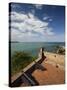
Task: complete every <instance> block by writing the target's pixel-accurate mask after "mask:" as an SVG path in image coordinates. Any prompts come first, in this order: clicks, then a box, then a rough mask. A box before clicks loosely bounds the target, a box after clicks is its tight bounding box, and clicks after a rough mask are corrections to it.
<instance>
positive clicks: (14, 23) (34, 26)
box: [11, 12, 54, 41]
mask: <svg viewBox="0 0 67 90" xmlns="http://www.w3.org/2000/svg"><path fill="white" fill-rule="evenodd" d="M48 27H49V22H46V21H45V22H43V21H41V20H40V19H38V18H37V17H35V16H34V15H33V14H31V13H28V14H21V13H17V12H11V39H12V40H15V39H16V40H21V38H24V40H23V41H25V39H27V40H29V39H30V38H32V39H33V38H35V37H38V38H39V37H40V39H41V38H42V37H45V34H47V35H50V36H51V35H53V34H54V32H53V31H52V29H51V28H48ZM45 31H46V32H45ZM28 38H29V39H28Z"/></svg>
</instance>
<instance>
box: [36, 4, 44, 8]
mask: <svg viewBox="0 0 67 90" xmlns="http://www.w3.org/2000/svg"><path fill="white" fill-rule="evenodd" d="M42 6H43V5H42V4H36V5H35V7H36V8H37V9H42Z"/></svg>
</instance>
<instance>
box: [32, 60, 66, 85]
mask: <svg viewBox="0 0 67 90" xmlns="http://www.w3.org/2000/svg"><path fill="white" fill-rule="evenodd" d="M42 65H43V66H44V67H45V68H46V70H45V71H42V70H38V69H37V70H35V71H34V72H33V73H32V76H33V77H35V79H36V80H37V81H38V83H39V84H40V85H51V84H64V82H65V71H64V70H63V69H60V68H59V67H56V66H55V65H52V64H49V63H45V61H44V62H43V63H42Z"/></svg>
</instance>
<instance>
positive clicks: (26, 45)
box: [11, 42, 65, 56]
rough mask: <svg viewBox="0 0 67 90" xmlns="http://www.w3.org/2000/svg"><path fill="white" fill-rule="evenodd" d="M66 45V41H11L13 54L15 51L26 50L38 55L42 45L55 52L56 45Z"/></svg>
mask: <svg viewBox="0 0 67 90" xmlns="http://www.w3.org/2000/svg"><path fill="white" fill-rule="evenodd" d="M57 45H59V46H65V43H64V42H19V43H11V56H12V55H13V54H14V52H15V51H24V52H28V53H31V54H32V55H34V56H37V55H38V52H39V50H40V48H41V47H44V50H45V51H49V52H55V51H56V46H57Z"/></svg>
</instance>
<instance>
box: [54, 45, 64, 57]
mask: <svg viewBox="0 0 67 90" xmlns="http://www.w3.org/2000/svg"><path fill="white" fill-rule="evenodd" d="M56 53H58V54H63V55H64V54H65V48H64V47H62V46H56Z"/></svg>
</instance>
